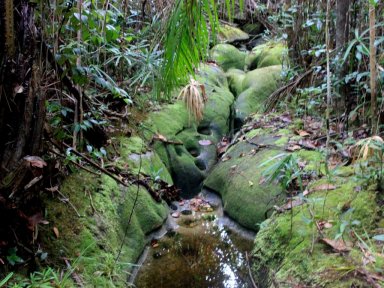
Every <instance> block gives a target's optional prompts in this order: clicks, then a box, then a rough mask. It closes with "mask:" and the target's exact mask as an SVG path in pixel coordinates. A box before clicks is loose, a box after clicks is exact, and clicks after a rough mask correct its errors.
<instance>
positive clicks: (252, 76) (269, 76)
mask: <svg viewBox="0 0 384 288" xmlns="http://www.w3.org/2000/svg"><path fill="white" fill-rule="evenodd" d="M280 79H281V65H275V66H269V67H264V68H259V69H255V70H253V71H250V72H248V73H246V75H245V77H244V80H243V82H242V88H243V92H242V93H241V94H240V95H239V96H238V97H237V99H236V102H235V112H236V122H239V123H243V122H244V119H245V118H246V117H247V116H248V115H250V114H251V113H256V112H259V111H260V110H261V108H262V105H263V102H264V101H265V100H266V99H267V97H268V96H269V95H270V94H272V93H273V92H274V91H275V90H276V89H277V88H278V83H279V80H280Z"/></svg>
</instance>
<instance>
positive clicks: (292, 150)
mask: <svg viewBox="0 0 384 288" xmlns="http://www.w3.org/2000/svg"><path fill="white" fill-rule="evenodd" d="M300 149H301V146H299V145H289V146H288V147H287V148H286V149H285V150H287V151H288V152H295V151H298V150H300Z"/></svg>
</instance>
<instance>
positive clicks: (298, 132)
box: [296, 130, 311, 137]
mask: <svg viewBox="0 0 384 288" xmlns="http://www.w3.org/2000/svg"><path fill="white" fill-rule="evenodd" d="M296 133H297V134H298V135H299V136H300V137H309V136H311V134H309V133H308V132H307V131H305V130H297V131H296Z"/></svg>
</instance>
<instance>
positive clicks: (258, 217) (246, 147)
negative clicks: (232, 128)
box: [204, 130, 288, 231]
mask: <svg viewBox="0 0 384 288" xmlns="http://www.w3.org/2000/svg"><path fill="white" fill-rule="evenodd" d="M259 132H260V133H258V132H255V133H252V132H250V133H248V134H247V135H246V136H245V137H246V141H241V142H238V143H237V144H235V145H234V146H232V147H231V148H230V150H229V151H228V152H227V153H226V154H225V156H224V158H223V159H222V161H221V162H219V163H218V164H217V165H216V167H215V168H214V169H213V170H212V172H211V173H210V175H209V176H208V177H207V179H206V180H205V182H204V186H205V187H207V188H209V189H211V190H213V191H215V192H217V193H219V194H220V195H221V197H222V199H223V204H224V210H225V212H226V213H227V214H228V215H229V216H230V217H232V218H233V219H234V220H235V221H236V222H238V223H239V224H240V225H242V226H244V227H246V228H248V229H251V230H254V231H257V230H258V228H259V224H260V223H261V222H263V221H264V220H265V219H266V217H267V215H269V214H270V212H271V210H272V208H273V206H274V205H276V204H278V203H281V201H283V199H284V198H285V196H284V193H283V191H282V188H281V187H280V186H279V185H276V184H267V185H260V182H263V181H262V179H263V177H264V175H263V173H264V171H266V169H268V167H269V164H266V165H264V166H261V164H263V163H266V162H267V161H268V160H270V159H271V158H273V157H275V156H277V155H279V154H281V153H282V151H281V149H282V147H284V145H285V144H286V143H287V142H288V137H285V135H282V134H283V133H276V134H264V133H262V131H261V130H259ZM260 145H261V146H265V145H267V146H266V147H268V145H272V146H270V147H268V149H263V150H260V151H259V150H258V147H259V146H260ZM280 147H281V148H280Z"/></svg>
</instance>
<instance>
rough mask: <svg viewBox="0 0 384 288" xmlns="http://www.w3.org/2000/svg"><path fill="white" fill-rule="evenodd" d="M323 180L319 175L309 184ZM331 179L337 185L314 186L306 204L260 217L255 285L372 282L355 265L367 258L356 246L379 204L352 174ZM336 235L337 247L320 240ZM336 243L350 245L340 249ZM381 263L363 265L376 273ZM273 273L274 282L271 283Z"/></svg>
mask: <svg viewBox="0 0 384 288" xmlns="http://www.w3.org/2000/svg"><path fill="white" fill-rule="evenodd" d="M327 183H328V182H327V180H326V179H321V180H319V181H316V182H314V183H312V184H311V185H310V186H309V188H308V190H309V191H311V189H314V190H316V187H322V186H323V187H324V184H327ZM331 185H333V186H336V189H334V190H329V191H326V190H324V189H321V191H317V192H313V193H311V194H310V195H309V196H307V197H306V198H305V199H306V200H304V203H305V204H303V205H301V206H298V207H294V208H293V211H286V212H284V213H282V214H274V215H273V216H272V217H271V218H270V219H268V220H267V221H266V222H264V223H262V225H261V227H262V228H261V230H260V231H259V233H258V234H257V236H256V239H255V247H254V252H253V257H254V264H253V273H254V276H255V278H256V279H257V280H258V281H257V282H258V285H259V287H275V284H277V285H278V286H279V287H296V286H297V287H298V286H310V287H346V288H347V287H372V286H370V284H368V283H367V282H366V280H365V279H364V277H361V274H359V273H354V271H357V270H358V269H360V267H359V263H361V262H362V259H366V258H364V257H366V255H365V256H364V253H362V250H361V248H360V247H362V246H359V245H366V244H364V243H362V242H360V240H359V238H358V237H362V235H366V232H367V231H372V229H373V228H374V227H375V225H376V224H375V221H376V217H377V213H378V211H379V207H378V205H377V202H376V195H377V194H376V192H375V189H373V190H372V189H369V188H367V187H366V186H364V185H363V184H362V183H361V182H356V180H353V178H351V177H345V178H344V177H340V176H334V177H333V178H332V183H331ZM364 187H365V188H364ZM324 223H327V225H325V224H324ZM319 227H320V229H321V231H320V232H319ZM320 233H321V234H320ZM368 233H369V232H368ZM359 235H360V236H359ZM364 237H365V236H364ZM335 238H337V239H338V241H339V242H338V243H341V244H340V246H337V245H335V248H332V246H331V245H327V244H326V243H325V241H321V240H320V239H328V240H329V241H330V242H329V243H332V242H331V241H336V240H335ZM360 239H362V238H360ZM342 241H345V242H342ZM368 241H370V240H368ZM359 242H360V243H359ZM343 243H344V244H343ZM346 243H350V244H346ZM357 244H359V245H357ZM369 245H372V243H371V244H369ZM337 247H339V248H340V249H343V247H345V248H346V249H347V250H349V249H350V251H349V252H347V250H345V251H343V252H340V251H337ZM368 249H373V247H371V248H368ZM370 251H371V250H370ZM377 259H378V260H380V259H379V258H377ZM378 265H381V268H380V267H379V266H378ZM382 265H383V261H379V262H378V263H376V262H367V264H365V265H364V268H363V269H364V270H365V271H367V273H375V270H376V271H378V270H377V269H382ZM368 271H370V272H368ZM272 279H273V283H275V284H271V283H272ZM379 282H380V281H379ZM383 284H384V283H381V285H383ZM378 285H379V286H380V284H378Z"/></svg>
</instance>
